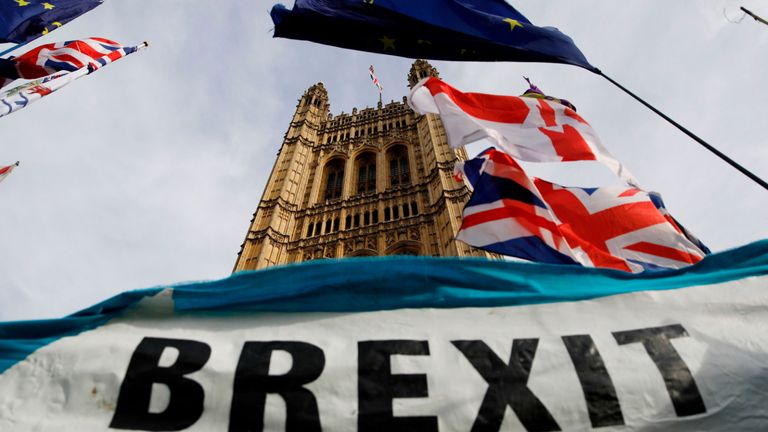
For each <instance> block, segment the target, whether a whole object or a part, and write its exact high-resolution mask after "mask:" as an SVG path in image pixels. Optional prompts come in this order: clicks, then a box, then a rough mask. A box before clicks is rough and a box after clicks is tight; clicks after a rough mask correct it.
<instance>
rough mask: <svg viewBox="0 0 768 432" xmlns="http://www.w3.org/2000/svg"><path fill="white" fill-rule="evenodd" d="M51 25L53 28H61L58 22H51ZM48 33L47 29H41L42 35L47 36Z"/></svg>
mask: <svg viewBox="0 0 768 432" xmlns="http://www.w3.org/2000/svg"><path fill="white" fill-rule="evenodd" d="M51 24H53V25H54V26H56V27H61V23H60V22H58V21H54V22H52V23H51ZM48 33H49V30H48V27H46V28H45V29H43V34H44V35H47V34H48Z"/></svg>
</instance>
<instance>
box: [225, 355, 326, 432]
mask: <svg viewBox="0 0 768 432" xmlns="http://www.w3.org/2000/svg"><path fill="white" fill-rule="evenodd" d="M274 351H285V352H287V353H288V354H290V355H291V358H292V359H293V365H292V366H291V370H289V371H288V372H287V373H285V374H283V375H269V363H270V361H271V359H272V353H273V352H274ZM324 367H325V354H324V353H323V350H321V349H320V348H318V347H316V346H314V345H312V344H308V343H306V342H290V341H271V342H246V343H245V344H244V345H243V350H242V352H241V353H240V360H239V361H238V363H237V371H236V372H235V384H234V389H233V395H232V408H231V411H230V413H229V431H230V432H245V431H248V432H250V431H261V430H264V409H265V405H266V403H267V394H268V393H274V394H279V395H280V397H282V398H283V400H284V401H285V406H286V420H285V430H286V431H287V432H298V431H320V430H321V429H322V428H321V426H320V414H319V412H318V409H317V400H316V399H315V395H313V394H312V392H311V391H309V390H307V389H306V388H304V385H306V384H308V383H311V382H312V381H314V380H316V379H317V378H318V377H319V376H320V374H321V373H322V372H323V368H324Z"/></svg>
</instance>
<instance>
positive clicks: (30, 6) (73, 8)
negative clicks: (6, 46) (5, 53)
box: [0, 0, 104, 44]
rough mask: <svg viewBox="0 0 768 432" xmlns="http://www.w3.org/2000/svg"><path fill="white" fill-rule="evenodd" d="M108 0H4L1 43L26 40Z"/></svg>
mask: <svg viewBox="0 0 768 432" xmlns="http://www.w3.org/2000/svg"><path fill="white" fill-rule="evenodd" d="M103 1H104V0H3V1H2V2H0V43H5V42H8V43H17V44H20V43H26V42H29V41H31V40H34V39H37V38H38V37H40V36H43V35H46V34H48V33H50V32H52V31H53V30H55V29H57V28H59V27H61V26H63V25H64V24H66V23H68V22H70V21H72V20H73V19H75V18H77V17H79V16H80V15H82V14H84V13H86V12H88V11H90V10H91V9H93V8H95V7H96V6H99V5H100V4H101V3H103Z"/></svg>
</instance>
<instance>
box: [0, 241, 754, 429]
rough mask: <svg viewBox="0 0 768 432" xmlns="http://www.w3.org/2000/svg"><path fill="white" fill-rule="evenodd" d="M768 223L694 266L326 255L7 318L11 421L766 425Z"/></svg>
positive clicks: (3, 401) (3, 376)
mask: <svg viewBox="0 0 768 432" xmlns="http://www.w3.org/2000/svg"><path fill="white" fill-rule="evenodd" d="M766 369H768V241H761V242H757V243H753V244H751V245H748V246H745V247H743V248H740V249H735V250H732V251H727V252H723V253H720V254H715V255H711V256H708V257H706V258H704V260H702V261H701V262H700V263H698V264H696V265H694V266H691V267H687V268H684V269H679V270H671V271H667V272H661V273H654V274H653V275H642V274H641V275H632V274H627V273H624V272H619V271H614V270H604V269H590V268H580V267H573V266H557V265H544V264H528V263H516V262H502V261H488V260H460V259H448V258H444V259H438V258H424V257H421V258H420V257H402V258H400V257H386V258H359V259H346V260H340V261H326V260H323V261H311V262H307V263H303V264H298V265H291V266H285V267H278V268H273V269H267V270H262V271H257V272H244V273H239V274H236V275H233V276H231V277H229V278H227V279H224V280H221V281H215V282H207V283H194V284H187V285H178V286H173V287H161V288H155V289H148V290H141V291H132V292H127V293H124V294H122V295H120V296H117V297H115V298H112V299H110V300H107V301H106V302H104V303H101V304H98V305H96V306H93V307H91V308H88V309H86V310H84V311H81V312H78V313H76V314H73V315H71V316H69V317H66V318H62V319H56V320H47V321H33V322H11V323H5V324H0V430H13V431H32V430H56V431H103V430H140V431H179V430H184V431H256V430H269V431H282V430H288V431H317V430H329V431H347V430H359V431H407V430H410V431H469V430H493V431H496V430H522V431H556V430H568V431H570V430H592V429H599V430H606V431H639V430H642V431H666V430H675V431H701V430H739V431H745V430H764V428H765V425H766V424H768V408H767V407H768V392H766V391H765V389H766V388H768V370H766Z"/></svg>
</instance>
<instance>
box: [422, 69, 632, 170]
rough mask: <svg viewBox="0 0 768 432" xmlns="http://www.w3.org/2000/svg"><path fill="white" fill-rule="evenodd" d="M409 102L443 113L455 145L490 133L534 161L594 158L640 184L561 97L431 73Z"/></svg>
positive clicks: (515, 154)
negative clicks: (499, 90)
mask: <svg viewBox="0 0 768 432" xmlns="http://www.w3.org/2000/svg"><path fill="white" fill-rule="evenodd" d="M409 103H410V104H411V107H412V108H413V109H414V111H416V112H419V113H421V114H426V113H434V114H440V118H441V119H442V121H443V125H444V126H445V132H446V135H447V138H448V144H449V145H450V146H451V147H454V148H458V147H461V146H463V145H465V144H471V143H473V142H476V141H479V140H481V139H488V140H490V141H491V142H492V143H493V144H494V145H495V146H497V147H498V148H499V149H501V150H503V151H504V152H505V153H507V154H509V155H510V156H512V157H514V158H516V159H519V160H524V161H528V162H569V161H590V160H594V161H599V162H602V163H603V164H604V165H606V166H607V167H608V168H609V169H611V170H612V171H613V172H614V173H615V174H616V175H618V176H619V177H621V178H622V179H624V180H625V181H626V182H627V183H629V184H633V185H636V184H637V182H636V181H635V179H634V178H633V177H632V174H630V173H629V171H627V169H626V168H625V167H624V166H623V165H622V164H621V163H620V162H619V161H618V160H616V159H615V158H614V157H613V156H611V154H610V153H608V150H606V149H605V148H604V147H603V145H602V144H601V143H600V139H599V138H598V136H597V132H595V130H594V129H592V126H590V125H589V123H587V122H586V121H585V120H584V119H583V118H581V116H579V115H578V114H576V111H574V110H573V109H572V108H571V107H569V106H567V105H564V104H561V103H558V102H557V101H556V100H546V99H542V98H535V97H518V96H498V95H490V94H482V93H463V92H461V91H459V90H457V89H455V88H453V87H451V86H450V85H448V84H446V83H445V82H443V81H441V80H440V79H438V78H435V77H430V78H427V79H424V80H422V81H421V82H420V83H418V84H417V85H416V86H415V87H414V88H413V90H411V95H410V98H409Z"/></svg>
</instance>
